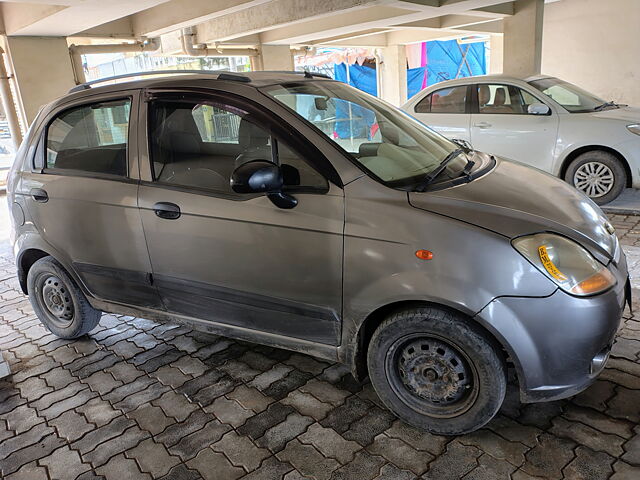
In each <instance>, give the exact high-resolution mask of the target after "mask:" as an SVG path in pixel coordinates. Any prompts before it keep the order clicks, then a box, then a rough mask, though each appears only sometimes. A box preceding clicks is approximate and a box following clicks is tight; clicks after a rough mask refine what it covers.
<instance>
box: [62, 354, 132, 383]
mask: <svg viewBox="0 0 640 480" xmlns="http://www.w3.org/2000/svg"><path fill="white" fill-rule="evenodd" d="M96 353H98V352H96ZM121 361H122V360H121V359H120V358H119V357H118V356H117V355H114V354H112V353H110V354H109V355H107V356H105V357H104V358H102V359H101V360H99V361H97V362H94V363H92V364H90V365H86V366H84V367H82V368H80V369H78V370H76V371H73V370H71V373H73V374H74V375H75V376H76V377H78V378H87V377H88V376H89V375H92V374H94V373H95V372H99V371H100V370H104V369H105V368H109V367H111V366H113V365H115V364H116V363H119V362H121Z"/></svg>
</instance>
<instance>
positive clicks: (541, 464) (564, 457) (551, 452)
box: [522, 433, 576, 479]
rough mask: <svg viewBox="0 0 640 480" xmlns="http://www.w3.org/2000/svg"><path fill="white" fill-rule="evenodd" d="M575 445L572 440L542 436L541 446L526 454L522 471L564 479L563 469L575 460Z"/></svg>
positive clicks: (547, 435) (544, 476) (549, 477)
mask: <svg viewBox="0 0 640 480" xmlns="http://www.w3.org/2000/svg"><path fill="white" fill-rule="evenodd" d="M575 445H576V444H575V443H574V442H573V441H571V440H566V439H563V438H557V437H553V436H551V435H549V434H546V433H545V434H544V435H541V436H540V443H539V445H538V446H536V447H534V448H533V449H531V450H530V451H529V452H528V453H527V454H526V459H527V462H526V463H525V464H524V465H523V466H522V470H523V471H524V472H526V473H528V474H530V475H535V476H539V477H543V478H548V479H552V478H562V469H563V468H564V467H565V466H566V465H567V464H568V463H569V462H570V461H571V460H572V459H573V456H574V455H573V448H574V447H575Z"/></svg>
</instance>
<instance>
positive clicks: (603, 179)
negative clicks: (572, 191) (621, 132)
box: [564, 150, 627, 205]
mask: <svg viewBox="0 0 640 480" xmlns="http://www.w3.org/2000/svg"><path fill="white" fill-rule="evenodd" d="M564 179H565V181H566V182H567V183H569V184H571V185H573V186H574V187H575V188H577V189H578V190H580V191H581V192H582V193H584V194H585V195H586V196H588V197H589V198H590V199H591V200H593V201H594V202H596V203H597V204H598V205H604V204H605V203H609V202H610V201H612V200H613V199H615V198H616V197H617V196H618V195H620V194H621V193H622V190H624V188H625V187H626V186H627V172H626V170H625V168H624V166H623V165H622V163H621V162H620V160H619V159H618V158H617V157H616V156H615V155H613V154H611V153H609V152H604V151H602V150H593V151H591V152H586V153H583V154H582V155H578V156H577V157H576V158H575V159H573V161H572V162H571V163H570V164H569V167H568V168H567V172H566V173H565V176H564Z"/></svg>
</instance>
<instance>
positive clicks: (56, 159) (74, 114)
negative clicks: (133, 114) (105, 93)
mask: <svg viewBox="0 0 640 480" xmlns="http://www.w3.org/2000/svg"><path fill="white" fill-rule="evenodd" d="M130 111H131V101H130V100H117V101H112V102H103V103H97V104H93V105H83V106H81V107H76V108H72V109H70V110H65V111H64V112H62V113H61V114H59V115H58V116H57V117H56V118H55V119H54V120H53V121H52V122H51V123H50V124H49V127H48V129H47V154H46V165H45V167H46V168H49V169H56V170H75V171H84V172H92V173H101V174H108V175H120V176H125V175H126V174H127V136H128V131H129V113H130Z"/></svg>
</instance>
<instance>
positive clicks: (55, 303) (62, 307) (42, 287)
mask: <svg viewBox="0 0 640 480" xmlns="http://www.w3.org/2000/svg"><path fill="white" fill-rule="evenodd" d="M38 280H39V282H38V284H39V285H38V287H39V288H38V293H39V297H40V298H39V300H40V303H41V304H42V306H43V307H44V310H45V311H46V313H48V314H49V315H48V316H49V319H50V320H51V321H52V322H53V323H55V324H56V325H57V326H58V327H61V328H65V327H68V326H69V325H70V324H71V322H72V321H73V314H74V311H75V309H74V306H73V298H72V297H71V292H70V291H69V288H68V287H67V286H66V285H65V284H64V282H63V281H62V280H60V278H59V277H57V276H55V275H51V274H46V275H43V276H41V277H40V278H39V279H38Z"/></svg>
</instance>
